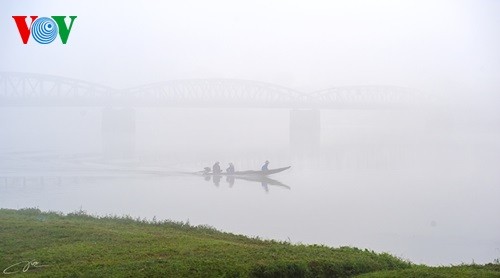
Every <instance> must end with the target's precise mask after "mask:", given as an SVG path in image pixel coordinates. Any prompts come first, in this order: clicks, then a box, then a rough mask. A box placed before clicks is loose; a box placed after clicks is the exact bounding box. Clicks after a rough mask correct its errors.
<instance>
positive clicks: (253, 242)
mask: <svg viewBox="0 0 500 278" xmlns="http://www.w3.org/2000/svg"><path fill="white" fill-rule="evenodd" d="M28 260H36V261H37V262H38V263H39V264H38V265H36V266H33V265H31V266H30V267H29V269H28V270H27V271H26V272H25V273H22V268H23V266H25V265H26V264H27V263H26V262H24V263H22V264H19V265H15V266H13V267H11V268H9V269H7V272H14V271H21V272H18V273H15V274H9V275H5V274H0V275H3V276H6V277H15V276H18V275H19V276H46V277H81V276H83V277H116V276H118V277H122V276H127V277H248V276H250V277H352V276H356V275H360V274H366V276H363V277H422V275H427V276H426V277H500V266H499V265H497V264H490V265H486V266H457V267H447V268H431V267H425V266H416V265H412V264H410V263H408V262H405V261H402V260H400V259H398V258H395V257H393V256H391V255H388V254H376V253H373V252H370V251H364V250H360V249H356V248H348V247H342V248H329V247H325V246H304V245H291V244H288V243H283V242H275V241H262V240H259V239H251V238H248V237H244V236H238V235H233V234H228V233H222V232H219V231H216V230H215V229H212V228H209V227H192V226H190V225H186V224H183V223H174V222H159V223H157V222H154V223H152V222H146V221H138V220H133V219H131V218H117V217H105V218H95V217H92V216H88V215H85V214H83V213H74V214H68V215H61V214H57V213H44V212H40V211H39V210H37V209H24V210H6V209H0V268H1V269H0V271H4V269H6V268H8V267H9V266H11V265H14V264H16V263H18V262H22V261H28ZM33 264H35V263H33ZM40 265H45V266H43V267H40Z"/></svg>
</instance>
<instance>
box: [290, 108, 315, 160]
mask: <svg viewBox="0 0 500 278" xmlns="http://www.w3.org/2000/svg"><path fill="white" fill-rule="evenodd" d="M320 135H321V117H320V111H319V110H310V109H308V110H302V109H294V110H291V111H290V152H291V155H292V159H293V160H295V161H296V162H298V164H299V165H301V164H304V166H307V165H311V164H313V165H311V166H313V167H314V166H317V165H316V164H317V163H319V154H320V144H321V143H320V139H321V136H320Z"/></svg>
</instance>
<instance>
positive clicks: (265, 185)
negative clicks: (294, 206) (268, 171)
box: [203, 175, 291, 192]
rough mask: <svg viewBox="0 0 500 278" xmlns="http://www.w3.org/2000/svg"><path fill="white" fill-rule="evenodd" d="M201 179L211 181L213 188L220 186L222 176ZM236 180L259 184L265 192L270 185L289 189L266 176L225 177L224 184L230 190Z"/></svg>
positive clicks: (207, 176)
mask: <svg viewBox="0 0 500 278" xmlns="http://www.w3.org/2000/svg"><path fill="white" fill-rule="evenodd" d="M203 178H204V179H205V181H210V180H212V182H213V183H214V185H215V186H220V182H221V180H222V178H223V176H222V175H203ZM236 180H244V181H249V182H257V183H260V184H261V185H262V188H263V189H264V190H265V191H266V192H269V186H270V185H272V186H278V187H281V188H285V189H291V188H290V186H288V185H286V184H284V183H282V182H280V181H277V180H274V179H271V178H268V177H266V176H226V177H225V181H226V183H228V184H229V187H230V188H232V187H233V186H234V184H235V182H236Z"/></svg>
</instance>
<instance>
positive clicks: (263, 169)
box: [260, 160, 269, 171]
mask: <svg viewBox="0 0 500 278" xmlns="http://www.w3.org/2000/svg"><path fill="white" fill-rule="evenodd" d="M268 165H269V160H266V162H265V163H264V165H262V168H260V169H261V170H262V171H268V170H269V169H268V168H267V166H268Z"/></svg>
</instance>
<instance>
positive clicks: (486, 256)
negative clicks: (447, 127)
mask: <svg viewBox="0 0 500 278" xmlns="http://www.w3.org/2000/svg"><path fill="white" fill-rule="evenodd" d="M493 154H495V152H494V153H493ZM372 155H373V154H371V156H372ZM347 160H348V159H347ZM272 162H273V164H272V165H273V166H275V167H279V166H286V165H288V164H292V166H294V167H293V168H292V169H291V170H290V171H287V172H283V173H280V174H277V175H275V176H271V178H272V180H270V181H266V182H264V183H263V182H261V181H249V180H241V179H236V180H234V181H230V180H229V181H228V180H226V178H222V179H221V180H220V181H218V182H217V181H214V180H212V179H209V180H206V179H205V178H204V177H200V176H195V175H188V174H183V173H180V172H182V171H191V170H197V169H199V168H200V166H201V164H194V163H192V164H189V163H183V164H176V162H175V161H168V159H166V160H162V161H161V162H158V161H149V162H148V161H147V159H142V160H141V161H140V162H137V161H134V160H120V161H116V160H115V161H112V160H103V159H100V158H99V157H98V156H92V155H86V156H84V155H55V154H52V153H3V154H2V155H1V164H0V167H1V168H0V174H1V175H0V177H1V178H0V207H1V208H13V209H18V208H26V207H38V208H40V209H41V210H44V211H46V210H53V211H61V212H65V213H68V212H73V211H76V210H80V209H83V210H85V211H87V212H88V213H91V214H96V215H109V214H111V215H131V216H133V217H141V218H147V219H152V218H153V217H156V219H172V220H177V221H189V223H191V224H195V225H198V224H208V225H211V226H213V227H216V228H217V229H220V230H223V231H228V232H232V233H238V234H245V235H249V236H259V237H262V238H268V239H276V240H283V241H291V242H293V243H318V244H326V245H329V246H355V247H360V248H368V249H373V250H375V251H378V252H389V253H391V254H394V255H396V256H400V257H402V258H405V259H409V260H411V261H412V262H415V263H426V264H431V265H441V264H443V265H448V264H459V263H462V262H464V263H471V262H473V261H474V262H476V263H487V262H492V261H493V260H494V259H496V258H499V257H500V236H499V235H500V233H499V232H500V221H499V219H500V218H498V215H499V212H500V202H499V201H498V200H499V197H500V186H499V180H500V175H499V174H498V172H496V171H494V168H495V166H497V165H498V164H492V163H484V164H478V163H475V162H474V161H472V162H471V163H470V164H466V165H463V164H460V165H456V167H450V168H446V169H445V170H444V168H443V167H441V168H440V167H439V165H440V163H443V161H427V162H425V163H424V164H425V165H427V166H426V167H407V166H408V165H406V164H405V165H404V167H392V166H391V165H389V166H387V167H375V168H374V167H370V165H372V164H370V161H368V162H365V163H360V164H361V166H359V167H357V168H356V167H339V164H338V163H339V161H337V160H333V161H322V160H321V159H320V161H319V162H317V164H314V163H313V164H312V165H319V166H318V167H305V166H304V165H293V161H290V160H289V159H287V158H286V157H283V158H281V159H280V158H279V157H275V159H274V160H272ZM344 162H345V161H344ZM154 164H156V166H148V165H154ZM162 164H164V165H162ZM239 164H240V165H247V166H245V167H252V165H253V166H254V167H258V165H257V164H258V162H256V161H255V162H254V161H250V162H245V161H242V162H239V163H238V162H237V163H236V165H237V167H238V165H239ZM344 164H345V163H344ZM351 164H353V163H351ZM354 164H355V163H354ZM358 164H359V163H358ZM137 165H141V166H137ZM376 165H381V164H380V163H377V164H376ZM471 165H472V166H471ZM351 166H352V165H351Z"/></svg>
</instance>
